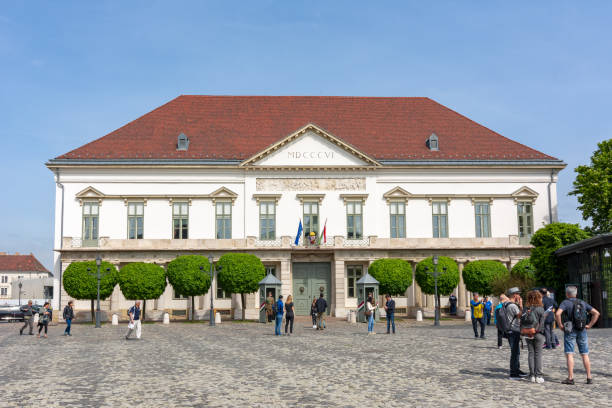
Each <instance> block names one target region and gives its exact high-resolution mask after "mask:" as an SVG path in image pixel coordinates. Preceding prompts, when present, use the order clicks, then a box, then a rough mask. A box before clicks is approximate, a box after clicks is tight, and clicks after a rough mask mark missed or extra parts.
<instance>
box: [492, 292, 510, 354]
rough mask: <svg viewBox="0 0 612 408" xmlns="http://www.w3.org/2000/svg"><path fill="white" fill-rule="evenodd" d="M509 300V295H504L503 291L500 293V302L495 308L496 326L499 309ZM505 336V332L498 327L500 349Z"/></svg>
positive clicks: (494, 320)
mask: <svg viewBox="0 0 612 408" xmlns="http://www.w3.org/2000/svg"><path fill="white" fill-rule="evenodd" d="M507 301H508V296H506V295H504V294H503V293H502V294H501V295H499V303H498V304H497V306H495V310H494V312H493V322H494V323H495V326H497V319H498V315H499V310H500V309H501V308H502V306H503V305H504V303H505V302H507ZM503 338H504V333H502V331H501V330H500V329H499V328H498V329H497V348H498V349H500V350H501V348H502V344H503V343H502V341H503Z"/></svg>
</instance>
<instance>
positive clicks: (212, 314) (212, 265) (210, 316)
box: [200, 256, 215, 326]
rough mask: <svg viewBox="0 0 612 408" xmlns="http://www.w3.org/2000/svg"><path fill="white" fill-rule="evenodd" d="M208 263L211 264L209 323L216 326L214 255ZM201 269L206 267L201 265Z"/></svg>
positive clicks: (209, 258)
mask: <svg viewBox="0 0 612 408" xmlns="http://www.w3.org/2000/svg"><path fill="white" fill-rule="evenodd" d="M208 263H209V264H210V271H209V272H210V311H209V317H208V320H209V321H208V325H209V326H214V325H215V316H214V314H215V313H214V309H213V307H214V306H213V297H214V293H213V279H214V277H215V275H214V273H213V269H214V267H215V266H214V264H213V257H212V256H209V257H208ZM200 270H201V271H204V267H203V266H200Z"/></svg>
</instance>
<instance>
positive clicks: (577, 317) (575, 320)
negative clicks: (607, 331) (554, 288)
mask: <svg viewBox="0 0 612 408" xmlns="http://www.w3.org/2000/svg"><path fill="white" fill-rule="evenodd" d="M572 303H573V304H574V311H573V313H572V316H571V321H572V326H573V327H574V330H576V331H580V330H584V328H585V327H586V325H587V311H586V308H585V307H584V302H582V301H581V300H577V299H575V300H572Z"/></svg>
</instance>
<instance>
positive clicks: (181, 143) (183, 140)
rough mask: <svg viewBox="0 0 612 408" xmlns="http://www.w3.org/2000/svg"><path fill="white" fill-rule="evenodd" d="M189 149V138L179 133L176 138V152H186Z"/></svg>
mask: <svg viewBox="0 0 612 408" xmlns="http://www.w3.org/2000/svg"><path fill="white" fill-rule="evenodd" d="M188 148H189V138H188V137H187V135H186V134H184V133H181V134H180V135H179V136H178V142H177V144H176V150H187V149H188Z"/></svg>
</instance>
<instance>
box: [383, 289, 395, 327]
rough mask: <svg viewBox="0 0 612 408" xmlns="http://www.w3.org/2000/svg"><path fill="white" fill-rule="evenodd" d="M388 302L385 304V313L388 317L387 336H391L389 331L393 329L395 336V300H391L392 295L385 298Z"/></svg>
mask: <svg viewBox="0 0 612 408" xmlns="http://www.w3.org/2000/svg"><path fill="white" fill-rule="evenodd" d="M385 298H386V299H387V302H386V303H385V313H386V315H387V334H389V333H390V332H389V329H390V328H392V329H393V334H395V300H393V299H391V295H389V294H387V296H385Z"/></svg>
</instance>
